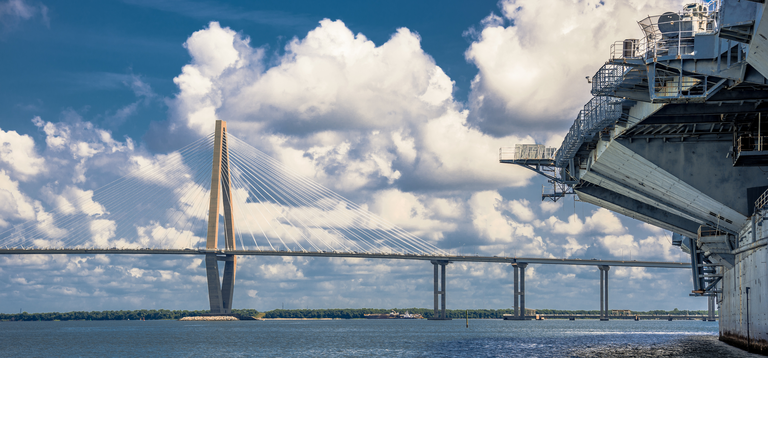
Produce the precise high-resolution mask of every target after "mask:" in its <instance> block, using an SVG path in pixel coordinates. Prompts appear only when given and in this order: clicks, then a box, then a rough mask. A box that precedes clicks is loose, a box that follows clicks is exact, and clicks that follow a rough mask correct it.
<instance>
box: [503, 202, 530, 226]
mask: <svg viewBox="0 0 768 432" xmlns="http://www.w3.org/2000/svg"><path fill="white" fill-rule="evenodd" d="M507 208H509V211H510V212H512V214H513V215H515V217H516V218H517V219H518V220H520V221H522V222H531V221H533V220H534V219H535V218H536V214H535V213H534V212H533V211H532V210H531V203H530V202H528V200H526V199H521V200H512V201H510V202H509V203H507Z"/></svg>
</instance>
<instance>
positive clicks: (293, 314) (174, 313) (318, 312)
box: [0, 308, 707, 321]
mask: <svg viewBox="0 0 768 432" xmlns="http://www.w3.org/2000/svg"><path fill="white" fill-rule="evenodd" d="M390 311H395V312H399V313H401V314H404V313H405V312H410V313H411V314H420V315H422V316H423V317H424V318H432V317H433V316H434V310H433V309H426V308H408V309H403V308H391V309H370V308H363V309H275V310H271V311H268V312H262V313H259V312H258V311H257V310H256V309H233V310H232V313H233V314H235V315H239V316H244V317H256V316H258V317H263V318H337V319H356V318H365V315H366V314H389V312H390ZM438 312H439V311H438ZM513 312H514V311H513V309H469V310H463V309H462V310H459V309H447V310H446V311H445V313H446V315H447V316H448V317H449V318H453V319H461V318H465V317H467V316H468V317H469V318H472V319H502V318H503V316H504V314H512V313H513ZM208 313H210V312H209V311H207V310H202V311H198V310H195V311H188V310H167V309H157V310H155V309H152V310H146V309H142V310H134V311H78V312H42V313H27V312H23V313H20V314H0V321H127V320H141V319H144V320H178V319H181V318H184V317H192V316H201V315H206V314H208ZM534 313H538V314H544V315H550V314H556V315H599V314H600V311H598V310H559V309H537V310H535V311H534V310H532V309H527V310H526V314H527V315H532V314H534ZM630 314H631V315H706V314H707V311H703V310H678V309H677V308H675V309H674V310H672V311H665V310H652V311H645V312H641V311H631V312H630Z"/></svg>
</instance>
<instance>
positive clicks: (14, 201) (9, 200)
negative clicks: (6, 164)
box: [0, 170, 36, 227]
mask: <svg viewBox="0 0 768 432" xmlns="http://www.w3.org/2000/svg"><path fill="white" fill-rule="evenodd" d="M0 202H2V203H3V204H2V205H0V227H5V226H7V221H6V220H7V219H15V220H22V221H24V220H32V219H34V218H35V207H36V203H35V202H34V201H33V200H32V199H30V198H29V197H28V196H27V195H26V194H24V193H23V192H22V191H21V190H20V189H19V182H17V181H13V180H12V179H11V177H10V176H9V175H8V173H7V172H6V171H5V170H0Z"/></svg>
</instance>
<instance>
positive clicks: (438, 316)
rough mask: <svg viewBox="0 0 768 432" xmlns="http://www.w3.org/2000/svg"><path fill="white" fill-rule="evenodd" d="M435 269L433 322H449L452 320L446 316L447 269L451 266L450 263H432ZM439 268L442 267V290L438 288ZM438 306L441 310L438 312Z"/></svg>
mask: <svg viewBox="0 0 768 432" xmlns="http://www.w3.org/2000/svg"><path fill="white" fill-rule="evenodd" d="M430 262H431V263H432V265H433V266H434V269H435V311H434V314H433V315H432V318H429V319H431V320H439V321H449V320H451V318H448V317H447V316H445V267H446V266H447V265H448V264H450V263H451V262H450V261H430ZM437 266H440V275H441V278H440V283H441V284H440V288H438V284H437V282H438V272H437ZM438 304H439V305H440V309H439V310H438Z"/></svg>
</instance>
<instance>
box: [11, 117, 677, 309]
mask: <svg viewBox="0 0 768 432" xmlns="http://www.w3.org/2000/svg"><path fill="white" fill-rule="evenodd" d="M494 162H495V161H494ZM134 163H135V165H136V166H135V167H134V169H132V170H130V171H129V172H128V173H127V174H126V175H124V176H122V177H120V178H118V179H116V180H114V181H112V182H110V183H108V184H105V185H103V186H102V187H99V188H96V189H94V190H93V191H81V190H79V189H74V188H69V189H66V190H64V191H62V193H61V194H60V195H59V196H57V197H56V201H55V202H56V206H57V207H56V208H55V210H54V211H52V212H50V213H49V212H45V211H39V212H38V214H37V217H36V218H35V219H34V220H30V221H28V222H26V223H23V224H19V225H16V226H14V227H12V228H11V229H9V230H7V231H5V232H2V233H0V254H18V255H26V254H78V255H84V254H142V255H202V256H204V258H205V263H206V273H207V279H208V294H209V300H210V306H211V313H215V314H226V313H231V310H232V298H233V293H234V285H235V279H236V269H237V257H238V256H243V255H253V256H303V257H337V258H372V259H405V260H423V261H430V262H431V263H432V264H433V267H434V277H435V284H434V301H435V316H441V317H442V318H443V319H444V318H445V301H446V286H445V285H446V279H445V267H446V265H448V264H450V263H451V262H457V261H467V262H496V263H506V264H512V265H513V266H514V274H515V277H514V285H515V294H514V303H515V311H516V312H515V316H516V317H519V318H521V319H522V318H524V310H525V267H526V266H527V265H528V264H566V265H591V266H598V268H599V269H600V276H601V278H600V279H601V290H600V292H601V302H600V305H601V309H604V310H605V311H606V314H607V310H608V300H607V295H608V292H607V291H608V283H607V280H608V269H609V267H610V266H632V267H662V268H689V266H690V264H686V263H666V262H641V261H603V260H579V259H551V258H518V257H498V256H493V257H488V256H485V257H484V256H463V255H452V254H449V253H447V252H446V251H443V250H441V249H440V248H438V247H436V246H434V245H432V244H431V243H429V242H427V241H425V240H423V239H421V238H419V237H417V236H415V235H413V234H411V233H409V232H407V231H405V230H404V229H402V228H400V227H398V226H396V225H394V224H392V223H390V222H388V221H386V220H384V219H383V218H381V217H379V216H378V215H376V214H375V213H373V212H371V211H368V210H367V208H365V207H362V206H359V205H357V204H355V203H353V202H351V201H349V200H347V199H346V198H344V197H342V196H341V195H339V194H337V193H335V192H333V191H332V190H330V189H328V188H326V187H325V186H322V185H320V184H318V183H316V182H314V181H312V180H309V179H307V178H305V177H303V176H301V175H298V174H297V173H296V172H294V171H292V170H290V169H288V168H287V167H285V166H284V165H282V164H281V163H279V162H278V161H276V160H275V159H273V158H271V157H269V156H267V155H266V154H264V153H263V152H261V151H259V150H258V149H256V148H255V147H253V146H251V145H250V144H248V143H246V142H244V141H243V140H241V139H239V138H237V137H235V136H234V135H232V134H230V133H228V131H227V125H226V122H224V121H221V120H218V121H216V126H215V131H214V133H212V134H210V135H208V136H206V137H204V138H201V139H199V140H197V141H195V142H193V143H191V144H189V145H187V146H185V147H183V148H182V149H180V150H178V151H176V152H173V153H170V154H168V155H161V156H158V157H156V158H155V159H147V158H136V159H135V160H134ZM220 228H221V229H220ZM219 262H223V263H224V269H223V276H221V275H220V271H219V270H220V269H219ZM438 267H440V268H441V270H442V272H441V275H442V277H441V278H439V277H438ZM520 272H521V273H520ZM518 273H519V276H518ZM603 277H604V278H605V283H603ZM438 279H441V282H442V283H441V285H438ZM603 292H604V293H605V299H604V300H603V299H602V296H603ZM439 298H440V299H439ZM439 300H440V301H439ZM438 303H440V304H441V306H440V314H438Z"/></svg>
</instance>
